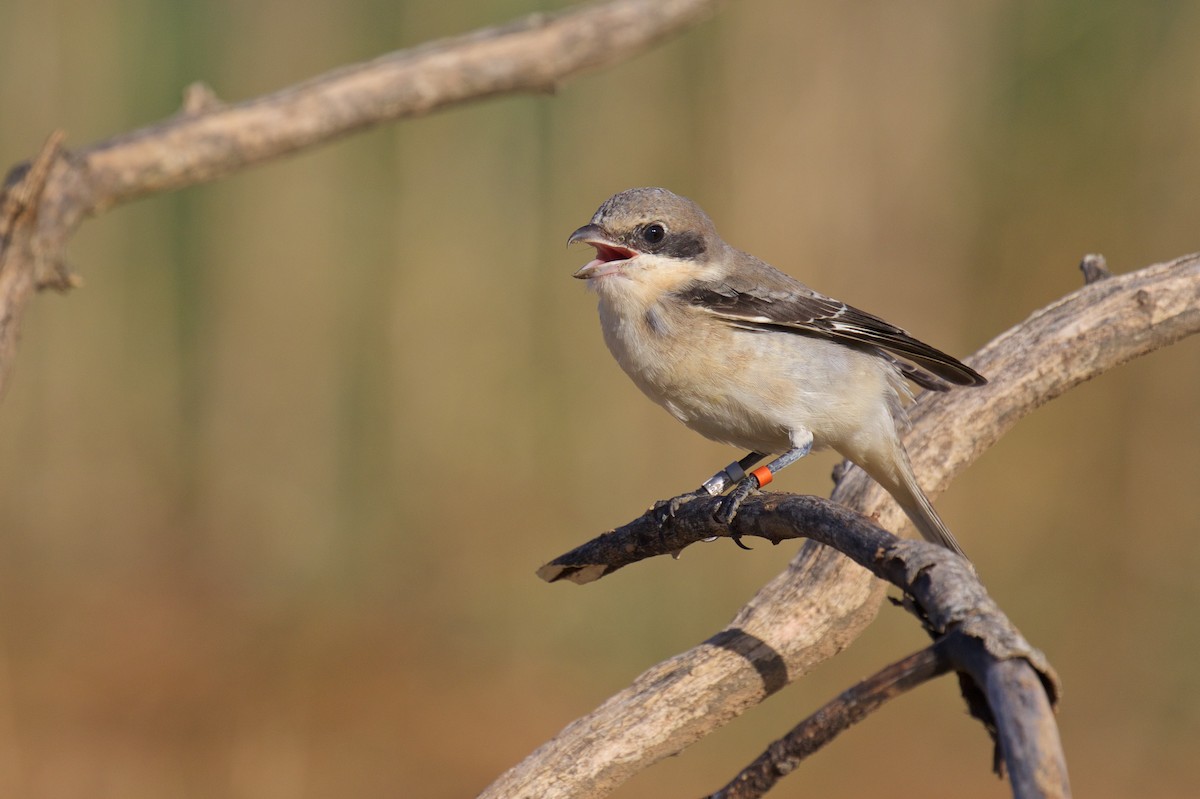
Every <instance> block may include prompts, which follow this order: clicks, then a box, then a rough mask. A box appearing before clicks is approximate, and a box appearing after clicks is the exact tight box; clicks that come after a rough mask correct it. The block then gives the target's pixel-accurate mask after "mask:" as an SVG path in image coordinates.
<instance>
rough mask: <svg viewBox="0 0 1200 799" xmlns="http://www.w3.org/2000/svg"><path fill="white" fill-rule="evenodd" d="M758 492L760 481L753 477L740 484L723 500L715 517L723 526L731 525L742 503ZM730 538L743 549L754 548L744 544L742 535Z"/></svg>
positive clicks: (731, 535)
mask: <svg viewBox="0 0 1200 799" xmlns="http://www.w3.org/2000/svg"><path fill="white" fill-rule="evenodd" d="M757 490H758V480H756V479H755V478H754V477H753V476H751V477H748V478H747V479H745V480H743V481H742V482H740V483H738V484H737V487H736V488H735V489H733V491H731V492H730V493H729V494H728V495H727V496H726V497H725V498H724V499H722V500H721V504H720V505H718V506H717V511H716V513H714V514H713V516H714V517H715V518H716V520H717V521H718V522H720V523H721V524H724V525H729V524H731V523H732V522H733V517H734V516H737V512H738V508H740V507H741V506H742V503H743V502H745V501H746V497H748V496H750V494H751V493H752V492H754V491H757ZM729 537H730V538H732V539H733V543H735V544H737V545H738V546H739V547H741V548H742V549H752V548H753V547H748V546H746V545H745V544H743V543H742V537H741V536H740V535H735V534H733V533H732V532H731V533H730V536H729Z"/></svg>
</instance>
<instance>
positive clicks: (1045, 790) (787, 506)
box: [539, 494, 1070, 797]
mask: <svg viewBox="0 0 1200 799" xmlns="http://www.w3.org/2000/svg"><path fill="white" fill-rule="evenodd" d="M719 502H720V499H719V498H710V499H701V500H696V501H694V502H690V503H688V504H686V505H685V506H683V508H682V509H680V511H679V512H678V513H677V514H676V516H675V517H674V518H673V519H672V521H671V523H669V524H667V525H661V524H660V523H659V522H658V520H657V517H656V514H655V512H654V511H653V510H651V511H647V512H646V514H644V515H643V516H642V517H640V518H638V519H635V520H634V521H633V522H631V523H629V524H627V525H625V526H624V527H621V528H620V529H617V530H613V531H611V532H608V533H605V534H604V535H601V536H599V537H597V538H594V539H592V540H591V541H589V542H587V543H586V544H583V545H582V546H579V547H577V548H575V549H573V550H572V551H570V552H568V553H567V554H565V555H562V556H561V557H558V558H556V559H555V560H554V561H552V562H551V563H549V564H547V565H546V566H543V567H542V569H541V570H540V571H539V576H541V577H542V578H543V579H546V580H549V581H551V582H553V581H556V580H559V579H568V580H574V581H576V582H582V581H590V580H592V579H596V578H598V577H602V576H604V575H606V574H610V573H612V572H613V571H616V570H617V569H619V568H621V567H622V566H626V565H629V564H630V563H632V562H635V561H638V560H643V559H645V558H648V557H653V556H655V555H665V554H670V553H672V552H677V551H679V550H681V549H683V548H685V547H687V546H690V545H691V544H694V543H696V542H698V541H704V540H706V539H708V538H712V537H716V536H737V537H739V538H740V537H752V536H757V537H760V538H765V539H767V540H768V541H770V542H772V543H775V544H777V543H779V542H780V541H784V540H787V539H791V538H798V537H805V538H809V539H811V540H812V541H817V542H820V543H821V544H824V545H826V546H828V547H832V548H833V549H836V550H837V551H839V552H841V553H843V554H845V555H846V556H847V557H849V558H850V559H851V560H853V561H854V562H855V563H857V564H858V565H859V566H862V567H864V568H866V569H868V570H870V572H871V573H872V574H874V575H875V576H877V577H880V578H882V579H885V580H887V581H888V582H890V583H892V584H893V585H895V586H897V587H898V588H900V589H902V590H903V591H904V592H905V594H906V595H907V596H909V597H911V601H912V604H913V607H914V609H915V610H916V612H917V613H918V615H919V616H920V617H921V618H922V619H923V620H924V622H925V624H926V626H927V627H928V628H929V630H930V631H931V632H932V634H933V635H934V636H935V637H936V638H937V639H938V644H939V645H940V646H941V648H942V653H943V654H945V655H946V656H947V658H948V660H949V662H950V664H951V665H952V666H953V667H954V668H955V669H956V670H958V671H960V672H963V673H966V674H969V675H970V676H971V678H972V680H974V685H971V684H969V683H967V684H964V695H965V696H966V699H967V702H968V706H969V707H970V709H971V710H972V712H973V714H974V715H976V717H978V718H979V719H980V720H981V721H983V722H984V724H985V726H986V727H987V728H988V730H989V732H992V733H993V734H994V735H995V737H997V741H998V744H999V749H1000V753H1001V754H1002V755H1003V758H1004V762H1005V763H1007V765H1008V771H1009V773H1010V774H1011V775H1012V783H1013V791H1014V794H1015V795H1016V796H1018V797H1047V796H1053V797H1060V796H1066V795H1068V794H1069V793H1070V789H1069V787H1068V786H1067V776H1066V775H1067V772H1066V761H1065V760H1064V758H1063V755H1062V746H1061V744H1060V742H1059V738H1058V728H1057V726H1056V725H1055V723H1054V716H1053V713H1052V709H1051V703H1052V702H1053V701H1054V700H1055V698H1056V697H1057V696H1058V693H1059V689H1058V682H1057V677H1056V676H1055V674H1054V672H1053V670H1052V669H1051V668H1050V666H1049V664H1048V663H1047V662H1046V659H1045V657H1044V656H1043V655H1042V653H1041V652H1039V651H1038V650H1036V649H1034V648H1033V647H1031V646H1030V645H1029V644H1028V643H1027V642H1026V641H1025V639H1024V638H1023V637H1022V636H1021V634H1020V633H1019V632H1018V631H1017V629H1016V628H1015V627H1014V626H1013V625H1012V623H1011V622H1009V620H1008V619H1007V618H1006V617H1005V616H1004V614H1003V612H1001V610H1000V608H999V606H998V605H996V603H995V602H994V601H993V600H992V599H991V598H990V597H989V596H988V595H987V592H986V591H985V590H984V588H983V585H982V584H981V583H980V582H979V580H978V578H977V577H976V576H975V573H974V571H973V569H972V567H971V565H970V564H969V563H968V562H967V561H966V560H964V559H962V558H960V557H958V556H957V555H955V554H953V553H951V552H950V551H948V550H946V549H944V548H942V547H939V546H936V545H933V544H930V543H928V542H925V541H902V540H901V539H898V538H896V537H895V536H894V535H892V534H891V533H888V532H886V531H884V530H882V529H881V528H879V527H877V526H875V525H874V524H872V523H871V522H870V521H869V520H868V519H866V517H864V516H861V515H859V514H856V513H855V512H854V511H852V510H850V509H849V508H846V507H844V506H842V505H838V504H836V503H834V502H832V501H830V500H825V499H820V498H818V497H806V496H793V495H788V494H759V495H758V496H755V497H752V498H751V499H749V500H747V503H746V504H744V505H743V506H742V509H741V511H740V512H739V513H738V515H737V517H736V518H735V519H734V520H733V522H732V524H731V525H728V526H727V525H724V524H722V523H720V522H718V521H716V519H714V517H713V515H714V513H715V511H716V508H717V506H718V504H719ZM950 633H953V636H949V634H950ZM716 642H717V641H716V639H710V641H709V642H708V643H710V644H714V643H716ZM1011 661H1021V662H1020V663H1013V662H1011ZM883 698H886V697H883ZM835 704H836V703H835ZM871 709H872V708H870V707H866V708H863V707H861V706H860V707H859V708H858V712H859V713H860V714H865V713H866V712H869V711H870V710H871ZM631 712H636V709H631ZM666 712H668V713H671V712H674V713H679V712H683V713H690V712H691V710H690V709H687V708H685V709H683V710H682V711H681V710H680V709H679V708H674V707H672V708H669V709H668V710H667V711H666ZM860 717H861V716H860ZM855 720H857V718H854V717H851V716H847V715H844V714H843V716H842V721H843V722H844V726H845V725H848V723H852V722H853V721H855ZM844 726H843V727H842V728H838V729H832V730H831V732H832V733H833V734H836V732H839V731H840V729H844ZM830 737H832V736H830ZM822 742H823V741H822ZM818 745H819V744H818ZM770 760H771V759H770V758H768V762H770ZM727 787H728V786H727ZM753 787H754V786H753V785H750V784H749V783H747V785H746V788H747V789H752V788H753ZM734 795H742V794H734ZM745 795H748V796H754V795H757V794H756V793H754V792H753V790H750V792H749V793H747V794H745Z"/></svg>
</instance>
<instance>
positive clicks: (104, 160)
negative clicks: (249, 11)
mask: <svg viewBox="0 0 1200 799" xmlns="http://www.w3.org/2000/svg"><path fill="white" fill-rule="evenodd" d="M717 4H718V3H717V0H614V2H609V3H604V4H600V5H593V6H588V7H585V8H582V9H579V10H575V11H569V12H564V13H561V14H537V15H534V16H530V17H527V18H525V19H523V20H520V21H518V22H515V23H513V24H510V25H507V26H504V27H499V28H488V29H485V30H480V31H477V32H475V33H471V34H468V35H466V36H461V37H457V38H453V39H445V40H442V41H437V42H432V43H429V44H425V45H422V46H420V47H416V48H413V49H410V50H402V51H399V52H396V53H392V54H390V55H386V56H383V57H382V58H378V59H376V60H374V61H370V62H367V63H365V64H357V65H354V66H350V67H345V68H343V69H339V70H336V71H334V72H330V73H327V74H325V75H322V76H320V77H317V78H314V79H312V80H310V81H308V82H306V83H302V84H299V85H296V86H292V87H289V88H286V89H283V90H282V91H279V92H276V93H274V94H270V95H267V96H264V97H259V98H256V99H253V100H248V101H246V102H242V103H237V104H235V105H228V106H226V105H222V104H221V103H220V102H218V101H217V100H216V99H215V98H213V97H212V96H211V94H207V93H206V92H205V91H202V90H198V89H193V90H192V91H190V92H189V96H188V102H187V103H186V106H185V109H184V112H183V113H181V114H179V115H178V116H175V117H172V118H171V119H167V120H164V121H162V122H160V123H158V124H155V125H151V126H150V127H146V128H142V129H141V130H136V131H133V132H131V133H127V134H124V135H121V136H117V137H115V138H113V139H110V140H108V141H104V142H100V143H98V144H94V145H91V146H90V147H86V148H84V149H82V150H78V151H75V152H73V153H69V154H60V153H59V152H58V151H57V149H56V150H55V153H54V155H55V159H54V160H53V161H52V163H51V168H50V169H48V170H47V174H46V175H43V176H42V177H43V178H46V177H48V180H43V181H41V182H39V183H36V184H35V182H34V181H32V180H31V177H36V175H34V173H33V170H30V169H29V165H27V164H23V165H20V166H18V167H16V168H14V169H13V170H12V171H11V172H10V173H9V175H8V178H7V180H6V181H5V186H4V194H3V196H2V197H0V200H2V202H0V208H2V209H3V211H2V213H3V216H4V218H3V219H0V231H2V230H3V229H4V228H5V226H7V227H8V228H10V229H12V230H13V231H14V232H15V235H13V236H4V237H0V392H2V391H3V388H4V386H5V385H6V384H7V381H8V374H9V372H10V369H11V367H12V361H13V353H14V352H15V344H16V340H17V336H18V334H19V327H20V324H19V322H20V319H21V316H22V315H23V313H24V310H25V306H26V304H27V303H28V301H29V298H30V296H31V295H32V292H33V290H34V288H35V287H38V286H44V285H54V286H60V287H61V286H66V285H68V284H69V283H70V281H69V279H68V278H65V275H66V269H65V267H63V266H62V264H63V262H64V259H63V253H64V250H65V248H66V243H67V239H68V238H69V237H70V235H71V233H72V232H73V231H74V229H75V227H76V226H77V225H78V224H79V222H80V220H81V219H83V218H84V217H85V216H87V215H89V214H95V213H99V212H101V211H104V210H106V209H108V208H110V207H112V206H114V205H117V204H119V203H123V202H127V201H129V200H132V199H135V198H138V197H143V196H146V195H148V194H153V193H156V192H163V191H172V190H175V189H180V188H184V187H186V186H192V185H195V184H198V183H204V182H207V181H210V180H215V179H216V178H219V177H222V176H224V175H228V174H230V173H232V172H236V171H238V170H240V169H244V168H246V167H248V166H251V165H253V164H258V163H262V162H264V161H268V160H270V159H273V158H278V157H280V156H283V155H287V154H289V153H294V152H297V151H299V150H303V149H306V148H310V147H315V146H317V145H321V144H324V143H326V142H329V141H332V140H334V139H336V138H339V137H341V136H345V135H348V134H350V133H354V132H356V131H359V130H362V129H364V128H367V127H370V126H372V125H377V124H380V123H382V122H388V121H392V120H398V119H404V118H407V117H413V116H418V115H421V114H427V113H429V112H431V111H434V110H437V109H439V108H445V107H448V106H452V105H456V104H460V103H463V102H467V101H470V100H477V99H481V98H484V97H491V96H495V95H499V94H511V93H517V92H530V91H538V92H546V91H552V90H553V89H554V88H555V87H556V86H558V85H559V84H560V83H562V82H563V81H564V80H566V79H567V78H570V77H572V76H574V75H577V74H579V73H581V72H584V71H587V70H590V69H598V68H600V67H604V66H608V65H610V64H614V63H617V62H619V61H622V60H625V59H627V58H629V57H631V56H632V55H634V54H636V53H639V52H642V51H644V50H646V49H648V48H649V47H651V46H653V45H654V44H656V43H658V42H659V41H661V40H663V39H664V38H666V37H668V36H670V35H672V34H674V33H677V32H679V31H681V30H683V29H685V28H687V27H688V26H689V25H692V24H694V23H696V22H698V21H699V20H701V19H703V18H704V17H706V16H707V15H709V14H711V13H712V12H713V11H714V10H715V8H716V6H717ZM34 187H36V191H31V188H34ZM18 216H24V217H26V218H28V219H36V225H25V226H17V225H15V224H14V223H15V220H16V219H17V217H18Z"/></svg>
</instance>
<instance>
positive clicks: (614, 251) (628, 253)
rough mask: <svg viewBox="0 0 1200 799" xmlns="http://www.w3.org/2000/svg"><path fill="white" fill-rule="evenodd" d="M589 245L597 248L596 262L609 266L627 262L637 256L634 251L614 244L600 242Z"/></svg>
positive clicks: (592, 242) (590, 242) (591, 242)
mask: <svg viewBox="0 0 1200 799" xmlns="http://www.w3.org/2000/svg"><path fill="white" fill-rule="evenodd" d="M588 244H591V245H592V246H593V247H595V248H596V260H597V261H600V262H601V263H606V264H607V263H611V262H613V261H626V260H628V259H630V258H632V257H633V256H634V255H635V253H634V251H633V250H630V249H627V248H625V247H618V246H616V245H613V244H602V243H601V242H598V241H589V242H588Z"/></svg>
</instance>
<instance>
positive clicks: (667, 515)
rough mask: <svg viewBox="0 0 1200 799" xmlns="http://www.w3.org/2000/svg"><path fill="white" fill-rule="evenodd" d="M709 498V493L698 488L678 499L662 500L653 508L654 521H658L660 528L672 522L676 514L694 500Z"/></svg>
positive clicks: (681, 495)
mask: <svg viewBox="0 0 1200 799" xmlns="http://www.w3.org/2000/svg"><path fill="white" fill-rule="evenodd" d="M707 496H708V492H707V491H705V490H704V489H702V488H697V489H696V490H695V491H689V492H688V493H686V494H680V495H679V496H677V497H671V498H670V499H660V500H659V501H658V502H655V503H654V507H653V508H651V512H652V513H653V514H654V521H656V522H657V523H658V524H659V526H662V525H664V524H666V523H667V522H669V521H671V519H674V518H675V514H676V513H678V512H679V509H680V508H682V507H683V506H684V505H686V504H687V503H689V502H691V501H692V500H695V499H700V498H701V497H707Z"/></svg>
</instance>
